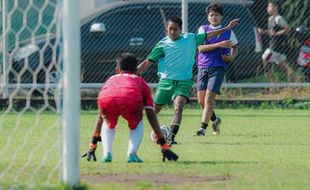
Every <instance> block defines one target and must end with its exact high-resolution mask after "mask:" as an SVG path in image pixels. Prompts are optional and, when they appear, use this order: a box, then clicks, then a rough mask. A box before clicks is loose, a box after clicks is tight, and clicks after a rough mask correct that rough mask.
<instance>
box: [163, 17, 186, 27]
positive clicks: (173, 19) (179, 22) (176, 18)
mask: <svg viewBox="0 0 310 190" xmlns="http://www.w3.org/2000/svg"><path fill="white" fill-rule="evenodd" d="M168 22H173V23H175V24H177V25H178V26H179V27H180V28H182V25H183V22H182V19H181V18H180V17H177V16H172V17H169V18H168V19H167V23H168Z"/></svg>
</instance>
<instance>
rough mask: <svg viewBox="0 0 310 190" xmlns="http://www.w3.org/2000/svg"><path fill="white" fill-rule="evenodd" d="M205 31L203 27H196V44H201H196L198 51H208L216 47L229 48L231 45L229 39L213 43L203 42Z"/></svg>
mask: <svg viewBox="0 0 310 190" xmlns="http://www.w3.org/2000/svg"><path fill="white" fill-rule="evenodd" d="M205 35H206V32H205V30H204V28H203V27H200V28H199V29H198V34H197V35H196V36H195V37H196V44H198V45H199V44H202V45H199V46H198V51H199V52H208V51H212V50H215V49H217V48H221V47H222V48H229V47H231V43H230V41H222V42H218V43H214V44H206V43H204V41H205V37H206V36H205Z"/></svg>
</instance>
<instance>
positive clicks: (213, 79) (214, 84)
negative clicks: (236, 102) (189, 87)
mask: <svg viewBox="0 0 310 190" xmlns="http://www.w3.org/2000/svg"><path fill="white" fill-rule="evenodd" d="M224 75H225V69H224V68H223V67H215V68H209V69H208V76H207V78H208V81H206V82H205V84H206V85H207V91H206V93H205V99H204V104H205V106H204V109H203V112H202V119H201V127H200V128H199V130H198V131H197V132H196V133H195V134H194V135H195V136H204V135H205V133H206V129H207V127H208V123H209V121H210V119H211V118H212V117H213V119H214V122H213V124H212V127H213V133H214V134H219V133H220V130H219V125H220V123H221V119H220V118H218V117H216V116H215V114H214V111H213V106H214V101H215V98H216V94H220V88H221V85H222V82H223V80H224ZM214 117H215V118H214Z"/></svg>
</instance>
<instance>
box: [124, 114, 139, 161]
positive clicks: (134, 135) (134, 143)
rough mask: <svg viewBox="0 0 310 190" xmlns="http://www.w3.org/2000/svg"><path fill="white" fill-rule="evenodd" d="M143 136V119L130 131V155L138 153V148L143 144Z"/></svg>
mask: <svg viewBox="0 0 310 190" xmlns="http://www.w3.org/2000/svg"><path fill="white" fill-rule="evenodd" d="M142 137H143V122H142V120H141V121H140V122H139V123H138V125H137V127H136V128H135V129H131V130H130V131H129V146H128V155H127V156H129V154H137V151H138V148H139V146H140V144H141V141H142Z"/></svg>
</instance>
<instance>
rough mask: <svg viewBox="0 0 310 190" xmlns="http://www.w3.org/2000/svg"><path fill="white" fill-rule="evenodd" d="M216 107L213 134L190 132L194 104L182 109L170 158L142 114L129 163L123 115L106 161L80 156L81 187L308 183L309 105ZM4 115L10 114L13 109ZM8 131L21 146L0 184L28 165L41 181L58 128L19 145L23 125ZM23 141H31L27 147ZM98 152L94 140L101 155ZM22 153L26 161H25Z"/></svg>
mask: <svg viewBox="0 0 310 190" xmlns="http://www.w3.org/2000/svg"><path fill="white" fill-rule="evenodd" d="M216 111H217V114H218V115H219V116H220V117H221V118H222V121H223V122H222V126H221V135H220V136H213V135H212V133H211V129H208V131H207V132H208V133H207V136H205V137H193V136H192V134H193V133H194V132H195V131H196V129H197V128H198V127H199V123H200V110H199V109H189V108H188V109H186V110H185V111H184V118H183V123H182V126H181V128H180V131H179V134H178V136H177V139H176V140H177V141H178V142H179V143H180V144H178V145H175V146H174V147H173V150H174V151H175V152H176V153H178V155H179V157H180V159H179V161H178V162H176V163H170V162H165V163H163V162H161V153H160V151H159V146H158V145H156V144H155V143H153V142H152V141H151V140H150V127H149V125H148V124H147V122H146V120H145V135H144V138H143V142H142V145H141V147H140V149H139V152H138V154H139V156H140V157H141V158H142V159H143V160H144V163H141V164H128V163H127V162H126V152H127V146H128V129H127V127H124V125H125V123H124V121H123V120H120V124H121V125H122V126H119V127H118V128H117V132H116V137H115V142H114V146H113V161H112V163H104V164H103V163H100V162H95V163H94V162H87V161H86V160H83V159H82V160H81V162H80V163H81V164H80V165H81V184H82V189H83V188H85V189H127V190H130V189H190V190H191V189H238V190H240V189H241V190H243V189H244V190H248V189H257V190H260V189H278V190H283V189H298V190H302V189H310V180H309V179H310V140H309V139H310V110H280V109H255V110H254V109H218V110H216ZM171 114H172V110H171V109H166V110H163V112H161V113H160V114H159V120H160V122H161V123H162V124H169V122H170V119H171ZM7 117H8V118H9V117H12V118H13V115H12V116H10V115H7ZM32 117H33V115H31V114H29V115H27V116H26V117H25V119H26V118H27V121H28V122H31V121H33V118H32ZM43 117H44V118H45V119H44V122H45V123H51V122H52V120H53V119H55V118H56V117H55V115H51V114H44V116H43ZM96 117H97V115H96V112H83V113H82V114H81V144H80V148H81V149H80V150H81V153H83V152H84V151H85V150H86V149H87V144H88V141H89V140H90V135H91V131H92V129H93V126H94V123H95V119H96ZM12 118H11V119H12ZM9 120H10V119H8V121H9ZM11 122H12V123H13V122H14V121H11ZM24 122H26V121H24ZM5 123H6V122H5ZM43 130H44V129H43V128H36V129H35V130H34V131H35V136H40V134H43V133H44V131H43ZM10 131H11V130H10V129H9V127H7V128H6V127H4V128H2V129H1V131H0V137H1V138H0V144H1V146H0V150H1V149H2V148H3V146H4V144H5V142H3V141H4V139H6V137H7V136H9V135H10ZM14 133H15V134H16V135H15V136H14V140H12V141H11V142H10V143H11V146H12V147H13V149H15V150H16V149H17V150H19V151H20V152H21V153H20V154H18V155H17V156H16V158H15V159H16V161H15V162H14V165H13V166H12V169H11V170H10V171H8V174H7V176H6V177H5V178H3V180H1V181H0V189H6V187H10V185H11V184H13V183H16V184H18V183H24V181H25V182H27V178H28V177H27V175H26V173H27V171H28V172H29V173H32V175H31V176H32V177H33V178H34V179H36V181H37V183H38V184H40V183H41V181H40V180H42V179H41V178H40V176H44V175H45V174H46V173H49V172H50V171H51V169H50V168H53V166H52V163H57V159H58V158H59V154H58V153H59V151H58V150H57V146H55V147H53V149H49V150H46V149H44V145H45V144H47V145H52V144H53V143H54V141H55V138H56V136H57V135H56V134H57V130H55V129H51V130H50V131H49V133H48V134H49V135H48V137H45V138H44V140H42V139H40V138H38V139H36V138H32V137H31V135H29V138H27V143H26V144H25V145H24V147H22V148H20V145H22V144H23V141H24V139H25V134H27V132H26V129H23V127H21V128H20V129H18V130H16V131H15V132H14ZM16 137H17V138H16ZM53 139H54V141H53ZM38 143H39V144H40V143H42V144H41V145H37V144H38ZM15 146H16V147H15ZM29 147H34V148H35V150H34V151H33V152H32V153H31V154H29V151H30V150H29V149H31V148H29ZM13 151H14V150H13ZM47 151H52V152H53V153H52V154H49V155H48V156H47V157H46V160H45V161H44V162H43V159H42V158H41V157H40V155H41V154H43V153H42V152H47ZM0 153H1V151H0ZM33 153H34V154H33ZM101 154H102V150H101V146H99V147H98V150H97V157H98V158H99V159H101ZM30 156H31V159H29V157H30ZM9 158H11V157H10V156H3V155H2V154H0V160H1V162H0V163H1V164H0V174H1V171H3V169H5V168H6V167H5V166H7V165H8V164H9V163H10V162H9ZM28 160H31V162H30V163H29V164H28V165H27V166H26V167H25V166H24V164H25V163H27V162H28ZM40 165H41V166H40ZM21 167H24V169H23V170H22V173H19V174H18V175H19V176H18V178H17V179H18V180H16V177H15V180H14V176H16V174H14V172H15V171H16V169H17V170H18V169H20V168H21ZM34 168H39V169H38V170H37V171H36V172H39V173H38V174H33V170H34ZM56 174H57V171H56ZM33 175H34V176H33ZM56 176H57V175H56ZM51 183H52V184H53V183H56V189H64V188H65V187H63V186H61V185H57V183H58V180H57V178H55V177H54V178H52V179H51ZM42 184H43V185H44V183H42ZM40 187H41V186H37V187H34V188H35V189H41V188H40ZM25 189H27V188H25Z"/></svg>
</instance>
